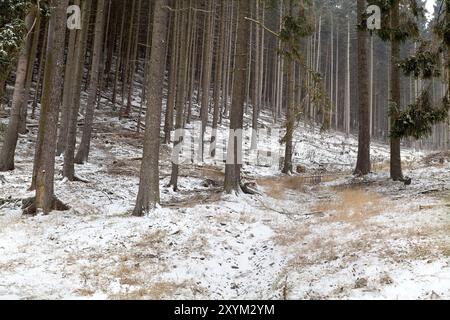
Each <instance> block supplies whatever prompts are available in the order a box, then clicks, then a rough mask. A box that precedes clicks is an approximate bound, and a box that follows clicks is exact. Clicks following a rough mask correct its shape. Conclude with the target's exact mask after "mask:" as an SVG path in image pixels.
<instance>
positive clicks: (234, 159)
mask: <svg viewBox="0 0 450 320" xmlns="http://www.w3.org/2000/svg"><path fill="white" fill-rule="evenodd" d="M237 3H238V5H239V13H238V21H237V23H238V29H237V42H236V53H235V69H234V70H235V71H234V93H233V99H232V104H231V112H230V134H229V139H228V150H227V163H226V165H225V192H227V193H232V192H233V191H234V192H239V191H240V190H241V188H240V179H241V167H242V159H241V157H242V128H243V120H244V119H243V116H244V103H245V86H243V85H242V84H244V83H245V78H246V75H247V70H246V69H247V59H248V57H247V44H248V41H249V34H250V24H249V22H248V21H247V20H246V19H245V18H246V17H248V15H249V12H250V2H249V1H247V0H239V1H237Z"/></svg>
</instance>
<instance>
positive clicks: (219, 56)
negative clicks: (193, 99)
mask: <svg viewBox="0 0 450 320" xmlns="http://www.w3.org/2000/svg"><path fill="white" fill-rule="evenodd" d="M219 1H220V36H219V50H217V53H216V73H215V79H214V114H213V123H212V134H211V149H210V154H211V157H212V158H214V157H215V156H216V143H217V126H218V122H219V113H220V98H221V93H223V91H221V88H222V75H223V56H224V52H223V51H224V48H225V18H226V14H225V1H226V0H219Z"/></svg>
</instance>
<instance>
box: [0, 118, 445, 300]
mask: <svg viewBox="0 0 450 320" xmlns="http://www.w3.org/2000/svg"><path fill="white" fill-rule="evenodd" d="M266 118H267V117H266ZM248 119H249V118H247V120H248ZM96 122H97V123H100V124H98V125H97V126H96V130H95V135H94V141H93V144H92V147H93V150H92V156H91V159H90V163H89V164H87V165H85V166H78V167H77V169H76V170H77V174H78V175H79V176H80V177H82V178H84V179H86V180H88V181H89V182H88V183H71V182H68V181H65V180H62V179H61V177H60V176H59V177H58V178H57V181H56V188H55V189H56V193H57V196H58V197H59V198H60V199H62V200H63V201H65V202H67V203H68V204H69V205H70V206H71V207H72V209H71V210H70V211H68V212H55V213H52V214H51V215H49V216H42V215H39V216H36V217H31V218H30V217H22V216H21V210H20V199H21V198H24V197H27V196H31V195H32V194H31V193H29V192H28V191H27V187H28V186H29V184H30V182H31V179H30V176H31V174H30V173H31V170H32V157H33V141H32V140H33V138H32V137H33V136H34V135H31V134H30V136H27V137H21V139H20V140H21V141H20V145H19V152H18V153H19V156H18V161H17V169H16V171H14V172H9V173H5V174H3V176H4V182H0V198H1V199H10V200H9V201H7V202H6V203H3V204H0V298H25V299H37V298H56V299H67V298H77V299H78V298H80V299H86V298H90V299H92V298H100V299H116V298H122V299H143V298H144V299H159V298H174V299H183V298H193V299H201V298H206V299H208V298H225V299H259V298H263V299H326V298H340V299H355V298H364V299H372V298H389V299H397V298H406V299H417V298H425V299H427V298H433V299H434V298H447V299H448V298H450V266H449V262H450V260H449V256H450V219H449V212H448V207H446V206H445V204H448V203H449V201H450V196H449V195H448V189H449V181H450V165H449V162H448V160H449V159H448V158H445V157H442V159H440V158H439V159H437V160H436V161H431V162H430V161H427V162H425V160H423V156H424V154H421V153H416V152H413V151H410V150H404V151H403V155H404V159H405V166H406V174H407V175H409V176H411V177H412V178H413V183H412V185H411V186H408V187H407V186H404V185H403V184H402V183H395V182H391V181H389V179H388V174H387V172H386V163H385V161H387V160H388V155H389V153H388V149H387V147H386V146H384V145H381V144H375V145H374V147H373V149H372V154H373V160H374V162H375V163H376V165H375V173H374V174H372V175H371V176H370V177H368V178H365V179H359V178H353V177H351V176H350V173H351V169H352V168H353V165H354V163H355V161H356V146H357V143H356V141H355V139H354V138H353V137H349V138H346V137H344V136H343V135H341V134H339V133H335V132H329V133H321V132H319V131H317V130H312V129H311V128H309V127H305V126H304V125H303V124H302V125H300V126H299V128H298V130H297V131H296V136H295V141H296V156H295V162H296V163H297V164H299V165H303V166H305V167H306V168H307V173H306V174H304V175H294V176H292V177H283V176H281V175H280V174H279V171H278V163H272V166H267V165H264V166H257V165H255V161H253V162H252V161H251V159H250V157H252V156H253V157H257V155H255V154H253V155H252V153H251V152H249V155H247V156H246V159H245V161H246V164H245V165H244V175H245V177H246V178H247V179H251V180H254V181H256V182H257V184H258V188H259V191H260V193H261V194H260V195H255V196H248V195H239V196H234V195H233V196H225V195H223V194H222V193H221V192H220V184H221V183H222V179H223V163H222V162H220V161H209V162H208V161H207V163H205V164H201V165H199V164H186V165H184V166H182V170H181V176H182V177H181V179H180V185H181V188H180V192H178V193H174V192H173V191H172V190H170V189H169V188H167V187H166V184H167V182H168V174H169V173H170V163H169V159H170V149H169V148H167V147H162V150H161V158H162V161H161V172H162V177H161V190H162V202H163V204H162V207H161V208H160V209H158V210H156V211H155V212H152V213H151V214H150V215H148V216H147V217H145V218H134V217H131V216H130V211H131V210H132V208H133V205H134V201H135V198H136V195H137V190H138V181H139V179H138V174H139V166H140V161H139V160H138V158H139V157H140V156H141V152H142V150H141V144H142V143H141V136H138V135H135V134H134V133H133V132H132V131H131V129H132V128H133V126H135V122H134V121H132V120H123V121H118V120H111V118H110V117H107V116H105V115H102V116H101V117H100V116H99V117H97V119H96ZM226 124H227V123H226V122H225V123H224V125H223V126H222V127H221V128H220V130H219V136H221V137H223V139H219V143H221V142H220V141H221V140H222V141H226V137H227V135H228V131H227V129H226ZM262 125H263V126H265V127H269V126H272V125H271V124H270V122H269V121H268V120H264V121H263V122H262ZM209 134H210V131H208V132H207V137H208V139H209ZM249 143H250V140H249V139H248V140H245V144H246V146H247V147H248V146H249ZM219 147H224V143H223V142H222V144H221V145H219ZM258 147H259V149H260V150H263V151H272V152H274V153H278V154H279V155H280V156H282V151H283V146H280V144H279V143H278V141H277V140H276V139H272V140H270V139H264V138H261V141H260V142H259V146H258ZM428 160H429V159H428ZM57 166H58V169H60V168H61V166H62V159H57ZM319 170H321V172H322V173H321V175H320V178H319V179H318V180H317V179H310V178H309V175H313V176H317V175H318V173H317V172H319ZM324 170H325V172H324ZM205 179H210V180H212V181H215V182H216V183H217V186H215V187H210V186H207V185H205Z"/></svg>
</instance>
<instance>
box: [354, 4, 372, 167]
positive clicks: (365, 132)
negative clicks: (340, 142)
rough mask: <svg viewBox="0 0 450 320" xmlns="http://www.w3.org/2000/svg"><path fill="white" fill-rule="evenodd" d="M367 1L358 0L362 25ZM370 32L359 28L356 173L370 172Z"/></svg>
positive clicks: (359, 18)
mask: <svg viewBox="0 0 450 320" xmlns="http://www.w3.org/2000/svg"><path fill="white" fill-rule="evenodd" d="M365 9H366V1H365V0H358V21H359V23H358V24H359V25H360V26H361V25H362V24H363V21H364V14H365ZM368 38H369V35H368V32H367V31H366V30H358V97H359V101H358V103H359V110H358V115H359V135H358V159H357V163H356V169H355V174H357V175H366V174H368V173H370V169H371V166H370V111H371V110H370V99H369V79H368V78H369V77H368V76H369V75H368V71H369V64H368V59H367V53H368V52H367V51H368V50H367V47H368V46H367V45H368Z"/></svg>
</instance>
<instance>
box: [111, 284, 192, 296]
mask: <svg viewBox="0 0 450 320" xmlns="http://www.w3.org/2000/svg"><path fill="white" fill-rule="evenodd" d="M192 287H193V286H192V285H190V284H189V283H187V282H182V283H175V282H169V281H159V282H154V283H149V284H147V285H145V286H143V287H141V288H139V289H134V290H130V291H129V292H126V293H119V294H114V295H111V296H110V298H111V299H114V300H143V299H153V300H161V299H168V298H171V297H173V296H174V295H175V294H176V293H177V292H180V291H182V290H186V289H188V288H192ZM194 287H195V286H194Z"/></svg>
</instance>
